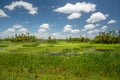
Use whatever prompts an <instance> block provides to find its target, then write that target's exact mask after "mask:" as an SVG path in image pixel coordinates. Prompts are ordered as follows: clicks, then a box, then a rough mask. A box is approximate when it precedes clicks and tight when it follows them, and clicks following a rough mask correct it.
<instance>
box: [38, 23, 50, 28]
mask: <svg viewBox="0 0 120 80" xmlns="http://www.w3.org/2000/svg"><path fill="white" fill-rule="evenodd" d="M40 28H44V29H49V28H50V25H49V24H47V23H44V24H42V25H40Z"/></svg>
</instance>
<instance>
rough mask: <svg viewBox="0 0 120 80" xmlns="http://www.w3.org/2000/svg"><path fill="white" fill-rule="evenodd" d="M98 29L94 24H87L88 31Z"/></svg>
mask: <svg viewBox="0 0 120 80" xmlns="http://www.w3.org/2000/svg"><path fill="white" fill-rule="evenodd" d="M95 27H96V25H94V24H87V25H85V27H84V28H85V30H88V29H93V28H95Z"/></svg>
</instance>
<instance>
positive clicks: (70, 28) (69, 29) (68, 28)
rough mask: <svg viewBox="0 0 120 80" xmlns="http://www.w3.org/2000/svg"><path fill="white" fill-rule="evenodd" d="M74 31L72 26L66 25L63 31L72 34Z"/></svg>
mask: <svg viewBox="0 0 120 80" xmlns="http://www.w3.org/2000/svg"><path fill="white" fill-rule="evenodd" d="M71 30H72V26H71V25H65V27H64V29H63V31H64V32H70V31H71Z"/></svg>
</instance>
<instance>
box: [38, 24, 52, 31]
mask: <svg viewBox="0 0 120 80" xmlns="http://www.w3.org/2000/svg"><path fill="white" fill-rule="evenodd" d="M48 29H50V25H49V24H47V23H44V24H42V25H40V27H39V30H38V33H45V32H47V30H48Z"/></svg>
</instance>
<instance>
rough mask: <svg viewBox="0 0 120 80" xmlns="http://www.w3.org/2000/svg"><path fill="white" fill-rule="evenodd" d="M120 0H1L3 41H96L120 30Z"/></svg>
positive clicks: (0, 23)
mask: <svg viewBox="0 0 120 80" xmlns="http://www.w3.org/2000/svg"><path fill="white" fill-rule="evenodd" d="M119 5H120V0H0V38H6V37H8V36H9V37H12V36H14V35H15V34H22V33H23V34H25V33H26V32H29V33H30V34H31V35H35V36H36V37H38V38H48V36H51V37H52V38H58V39H63V38H66V37H69V36H72V37H79V36H80V35H82V36H84V37H89V38H94V36H96V35H97V34H98V33H99V32H108V31H110V30H115V31H116V32H117V31H118V30H119V29H120V23H119V22H120V16H119V14H120V8H119Z"/></svg>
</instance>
